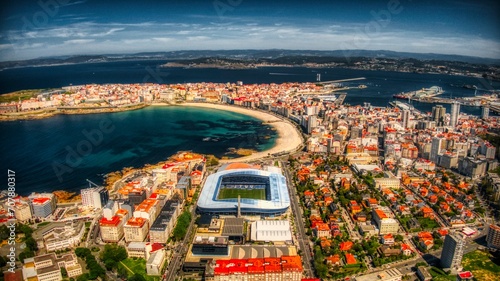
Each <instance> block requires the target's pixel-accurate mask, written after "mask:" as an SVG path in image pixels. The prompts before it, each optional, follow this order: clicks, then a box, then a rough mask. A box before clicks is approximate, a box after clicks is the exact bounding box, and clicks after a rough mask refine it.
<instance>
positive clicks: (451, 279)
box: [429, 267, 457, 281]
mask: <svg viewBox="0 0 500 281" xmlns="http://www.w3.org/2000/svg"><path fill="white" fill-rule="evenodd" d="M429 273H430V274H431V275H432V280H433V281H455V280H457V278H456V277H455V275H447V274H446V273H445V272H443V271H442V270H441V269H439V268H435V267H431V268H430V269H429Z"/></svg>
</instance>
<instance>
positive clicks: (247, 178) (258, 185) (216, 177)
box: [198, 163, 290, 216]
mask: <svg viewBox="0 0 500 281" xmlns="http://www.w3.org/2000/svg"><path fill="white" fill-rule="evenodd" d="M238 189H246V190H247V192H248V190H253V191H254V192H255V195H259V196H260V198H259V199H255V198H241V200H240V201H238V196H236V194H237V193H238ZM222 190H224V191H222ZM221 191H222V192H221ZM289 206H290V197H289V195H288V188H287V184H286V179H285V177H284V176H283V175H282V174H281V173H278V172H276V171H275V169H272V167H271V168H267V170H259V169H257V168H256V167H253V166H251V165H249V164H243V163H231V164H228V165H226V166H225V167H221V169H219V171H218V172H217V173H215V174H211V175H210V176H208V177H207V179H206V181H205V184H204V187H203V189H202V191H201V194H200V197H199V199H198V210H199V211H200V212H201V213H207V214H234V215H235V214H237V213H238V209H239V210H240V213H241V214H249V215H267V216H271V215H280V214H283V213H284V212H286V210H288V207H289Z"/></svg>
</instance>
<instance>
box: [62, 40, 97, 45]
mask: <svg viewBox="0 0 500 281" xmlns="http://www.w3.org/2000/svg"><path fill="white" fill-rule="evenodd" d="M94 41H95V39H73V40H66V41H64V44H65V45H68V44H87V43H92V42H94Z"/></svg>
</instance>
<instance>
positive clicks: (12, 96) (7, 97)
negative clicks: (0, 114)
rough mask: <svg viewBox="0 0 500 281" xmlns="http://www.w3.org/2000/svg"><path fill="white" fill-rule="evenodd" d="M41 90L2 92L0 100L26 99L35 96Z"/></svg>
mask: <svg viewBox="0 0 500 281" xmlns="http://www.w3.org/2000/svg"><path fill="white" fill-rule="evenodd" d="M40 92H41V90H23V91H18V92H14V93H8V94H3V95H1V96H0V102H11V101H18V100H19V99H20V100H27V99H30V98H32V97H36V96H37V95H38V94H39V93H40Z"/></svg>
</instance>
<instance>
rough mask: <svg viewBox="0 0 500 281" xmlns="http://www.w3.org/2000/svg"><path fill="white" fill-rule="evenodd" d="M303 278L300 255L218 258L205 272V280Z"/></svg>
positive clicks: (283, 280)
mask: <svg viewBox="0 0 500 281" xmlns="http://www.w3.org/2000/svg"><path fill="white" fill-rule="evenodd" d="M301 279H302V260H301V258H300V256H281V258H253V259H229V260H217V261H215V264H214V265H213V266H209V267H208V269H207V271H206V272H205V280H207V281H229V280H241V281H247V280H248V281H250V280H273V281H300V280H301Z"/></svg>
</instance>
